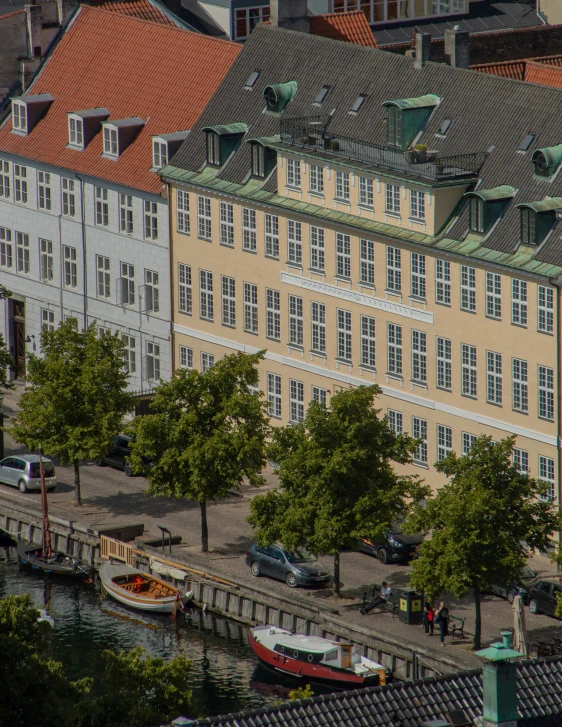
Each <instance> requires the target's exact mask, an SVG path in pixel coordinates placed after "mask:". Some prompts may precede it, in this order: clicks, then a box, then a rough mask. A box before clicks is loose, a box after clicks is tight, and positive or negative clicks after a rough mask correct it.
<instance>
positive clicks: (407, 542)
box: [357, 529, 424, 563]
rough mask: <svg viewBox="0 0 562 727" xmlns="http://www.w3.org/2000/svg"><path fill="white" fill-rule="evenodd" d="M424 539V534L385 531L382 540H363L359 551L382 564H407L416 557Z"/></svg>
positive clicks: (358, 547)
mask: <svg viewBox="0 0 562 727" xmlns="http://www.w3.org/2000/svg"><path fill="white" fill-rule="evenodd" d="M423 538H424V536H423V534H422V533H413V534H412V535H406V534H405V533H403V532H401V531H400V530H399V529H393V530H385V532H384V533H383V536H382V538H379V539H377V540H368V539H367V538H361V539H360V540H359V541H358V543H357V549H358V550H360V551H361V552H362V553H367V554H368V555H374V556H376V557H377V558H378V559H379V560H380V562H381V563H405V562H407V561H409V560H412V558H413V557H414V556H415V554H416V551H417V549H418V547H419V546H420V545H421V544H422V543H423Z"/></svg>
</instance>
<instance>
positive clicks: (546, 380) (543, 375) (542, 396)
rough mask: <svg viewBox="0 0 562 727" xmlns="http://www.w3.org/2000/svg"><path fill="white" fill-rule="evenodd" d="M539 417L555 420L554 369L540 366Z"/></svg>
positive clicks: (550, 420)
mask: <svg viewBox="0 0 562 727" xmlns="http://www.w3.org/2000/svg"><path fill="white" fill-rule="evenodd" d="M538 390H539V392H538V393H539V397H538V398H539V419H546V420H547V421H549V422H553V421H554V369H552V368H550V366H539V367H538Z"/></svg>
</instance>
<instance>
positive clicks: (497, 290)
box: [486, 272, 502, 321]
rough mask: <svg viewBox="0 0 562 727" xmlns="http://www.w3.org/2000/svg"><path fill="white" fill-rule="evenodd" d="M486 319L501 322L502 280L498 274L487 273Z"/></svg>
mask: <svg viewBox="0 0 562 727" xmlns="http://www.w3.org/2000/svg"><path fill="white" fill-rule="evenodd" d="M486 317H487V318H493V319H494V320H497V321H499V320H501V317H502V279H501V275H499V274H498V273H489V272H487V273H486Z"/></svg>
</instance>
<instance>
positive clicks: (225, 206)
mask: <svg viewBox="0 0 562 727" xmlns="http://www.w3.org/2000/svg"><path fill="white" fill-rule="evenodd" d="M220 225H221V227H220V230H221V245H225V246H226V247H234V205H232V204H230V202H221V203H220Z"/></svg>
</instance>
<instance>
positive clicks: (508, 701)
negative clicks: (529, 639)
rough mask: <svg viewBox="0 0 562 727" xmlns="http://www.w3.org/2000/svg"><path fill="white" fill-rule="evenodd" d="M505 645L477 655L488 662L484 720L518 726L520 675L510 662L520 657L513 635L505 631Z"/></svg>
mask: <svg viewBox="0 0 562 727" xmlns="http://www.w3.org/2000/svg"><path fill="white" fill-rule="evenodd" d="M502 639H503V641H500V642H496V643H495V644H491V646H489V647H488V648H487V649H483V650H482V651H477V652H476V656H479V657H481V658H482V659H485V660H486V663H485V664H484V666H483V669H482V681H483V692H484V694H483V697H484V699H483V701H484V705H483V706H484V709H483V717H484V720H485V721H486V722H488V724H492V725H498V726H499V725H504V724H505V725H507V724H512V723H515V724H517V671H516V668H515V664H514V663H513V662H511V661H509V660H510V659H516V658H519V657H521V656H524V654H520V653H519V652H518V651H515V650H514V649H512V648H511V631H502Z"/></svg>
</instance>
